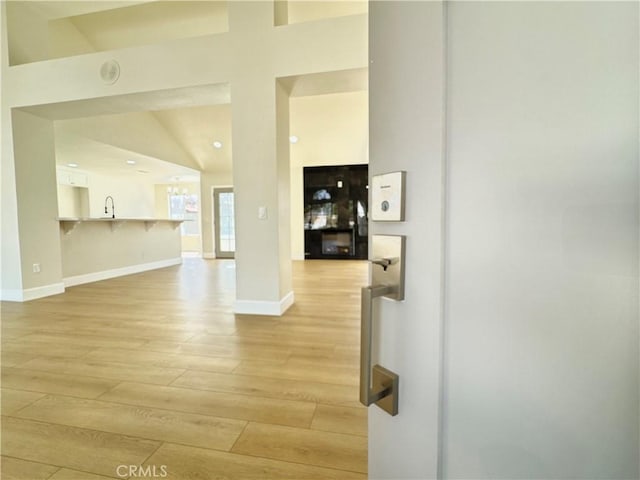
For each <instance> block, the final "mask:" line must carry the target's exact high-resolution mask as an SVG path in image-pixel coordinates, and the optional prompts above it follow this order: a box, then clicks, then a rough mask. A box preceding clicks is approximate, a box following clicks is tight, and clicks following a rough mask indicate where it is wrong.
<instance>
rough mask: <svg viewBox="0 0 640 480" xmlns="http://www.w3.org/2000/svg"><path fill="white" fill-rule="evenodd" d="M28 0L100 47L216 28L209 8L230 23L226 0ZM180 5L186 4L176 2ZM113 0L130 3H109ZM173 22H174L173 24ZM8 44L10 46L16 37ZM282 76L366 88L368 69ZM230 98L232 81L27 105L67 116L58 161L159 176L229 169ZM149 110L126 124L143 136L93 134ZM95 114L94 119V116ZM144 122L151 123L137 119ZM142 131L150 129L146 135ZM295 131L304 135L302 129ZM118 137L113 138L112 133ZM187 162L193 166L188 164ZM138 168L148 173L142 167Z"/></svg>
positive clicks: (309, 5)
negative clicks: (209, 24)
mask: <svg viewBox="0 0 640 480" xmlns="http://www.w3.org/2000/svg"><path fill="white" fill-rule="evenodd" d="M9 3H14V2H9ZM15 3H16V4H17V3H20V2H15ZM28 3H29V5H30V7H29V8H31V10H25V14H29V15H32V14H33V12H34V11H37V12H39V14H40V15H42V16H43V18H44V19H45V20H46V21H51V20H53V19H58V20H57V21H67V20H70V21H71V22H72V23H73V25H74V27H75V28H76V29H77V31H78V32H80V34H81V35H82V36H83V37H84V39H86V41H87V43H88V44H90V45H91V48H93V49H94V50H95V51H97V50H105V49H112V48H122V46H123V44H122V42H123V41H125V43H128V44H136V42H138V43H139V42H142V43H145V42H148V41H150V40H149V39H151V40H152V41H157V39H155V38H154V35H155V36H157V35H156V33H157V32H162V33H161V35H167V33H166V32H169V33H168V35H169V36H170V37H171V38H173V37H175V36H176V35H179V34H180V33H179V32H180V31H182V32H183V33H182V35H184V32H185V31H187V32H188V31H190V28H191V27H193V26H194V25H195V26H198V25H199V27H198V28H199V29H200V30H202V29H203V28H205V29H206V28H211V27H206V25H205V24H206V22H205V24H203V23H202V18H203V17H206V16H207V15H209V16H212V15H213V16H214V17H215V16H217V18H218V20H219V19H220V18H222V17H224V22H226V6H225V5H226V2H198V1H196V2H192V1H186V0H182V1H177V2H176V1H174V2H144V1H142V2H141V1H135V2H133V1H127V2H112V1H28ZM168 4H172V5H173V6H172V8H173V9H174V10H175V12H173V17H176V16H177V17H179V18H178V20H179V21H177V22H174V21H173V20H175V18H172V16H171V15H169V16H168V15H165V14H166V12H165V10H166V8H169V7H168ZM178 4H179V5H181V7H180V6H176V5H178ZM192 4H193V5H192ZM205 4H206V5H205ZM319 4H323V5H324V7H322V8H320V7H319ZM347 4H353V5H347ZM363 5H364V11H366V2H362V1H359V2H333V1H328V2H318V1H316V2H295V5H294V6H293V9H291V8H290V12H291V15H290V17H291V18H290V20H292V21H296V19H297V20H298V21H304V20H308V19H309V18H311V19H313V18H319V17H321V16H322V15H323V13H322V11H323V9H324V12H325V14H326V16H332V12H333V13H335V14H336V15H343V14H352V13H361V11H362V10H363ZM115 6H117V7H125V8H120V9H119V10H111V9H113V8H114V7H115ZM33 9H35V10H33ZM203 9H204V11H203ZM305 9H306V10H305ZM332 9H333V10H332ZM334 10H335V11H334ZM96 12H98V13H96ZM163 12H164V13H163ZM307 17H308V18H307ZM64 19H67V20H64ZM149 19H151V20H149ZM123 22H124V24H125V26H126V28H125V29H124V31H126V32H127V39H126V40H123V27H122V25H123ZM149 22H151V23H149ZM194 22H196V23H194ZM217 22H218V23H217V24H216V25H217V26H215V28H217V29H219V28H220V21H217ZM169 24H171V25H172V26H171V27H170V28H169ZM118 25H119V26H118ZM45 26H46V23H45ZM196 30H197V29H196ZM198 31H199V30H198ZM136 32H138V33H136ZM154 32H156V33H154ZM136 35H137V38H136ZM9 46H10V48H11V44H10V45H9ZM280 82H281V83H282V84H283V85H284V86H285V88H286V89H287V90H288V91H289V93H290V95H291V97H292V98H297V97H306V96H310V95H325V94H333V93H339V92H354V91H366V89H367V70H366V69H358V70H349V71H342V72H329V73H322V74H316V75H306V76H297V77H288V78H283V79H280ZM230 102H231V98H230V89H229V85H228V84H220V85H205V86H199V87H190V88H184V89H175V90H170V91H157V92H147V93H140V94H135V95H124V96H119V97H104V98H96V99H91V100H87V101H79V102H67V103H62V104H50V105H42V106H35V107H28V108H25V109H24V110H26V111H29V112H31V113H33V114H35V115H39V116H43V117H45V118H49V119H52V120H57V121H61V122H64V123H65V128H63V129H58V128H56V132H57V133H56V152H57V161H58V163H59V164H60V165H66V164H68V163H78V164H79V165H80V168H82V169H84V170H87V171H96V172H98V171H99V172H107V171H111V172H112V173H118V174H131V173H133V172H135V173H136V174H143V175H149V177H150V178H154V179H167V178H171V179H173V177H176V176H177V177H187V176H193V175H194V174H196V173H197V170H203V171H206V172H212V173H215V172H220V173H223V172H224V173H228V172H230V171H231V163H232V161H231V158H232V157H231V155H232V152H231V105H230ZM143 111H144V112H148V115H146V118H142V117H140V116H138V117H136V122H138V123H137V124H136V128H135V129H127V128H122V129H121V130H120V132H121V134H122V135H127V132H128V131H129V130H132V132H131V135H132V136H133V134H134V132H133V130H135V131H136V132H135V134H136V135H137V138H131V139H123V138H119V139H117V140H118V141H115V142H114V141H111V140H110V138H109V136H108V135H104V134H103V135H98V134H95V135H92V134H88V133H87V128H86V124H88V123H90V125H91V128H93V129H94V130H100V129H101V126H100V125H101V121H102V119H103V118H104V122H105V123H104V125H105V129H108V128H111V129H112V130H113V121H114V118H122V122H123V125H124V124H126V123H127V122H128V121H129V120H130V117H127V115H129V114H132V113H133V112H143ZM103 116H104V117H103ZM120 116H121V117H120ZM89 117H90V119H91V121H90V122H88V118H89ZM141 122H142V123H148V125H147V126H145V125H139V123H141ZM56 123H59V122H56ZM83 127H84V128H83ZM291 129H292V133H293V132H296V126H295V125H292V126H291ZM141 131H142V132H145V133H144V134H140V132H141ZM65 132H66V133H65ZM114 132H115V130H114ZM296 134H298V135H301V136H302V137H304V134H301V133H300V132H296ZM114 135H115V133H114ZM145 137H146V138H145ZM112 138H115V137H113V136H112ZM214 140H218V141H220V142H222V144H223V147H222V148H221V149H215V148H213V146H212V143H213V141H214ZM141 141H147V142H149V143H150V144H151V146H150V147H149V146H146V147H145V146H144V145H141V144H140V142H141ZM159 142H165V143H171V145H169V147H171V148H169V149H167V148H153V147H154V146H155V144H157V143H159ZM168 150H172V151H173V155H172V156H171V155H167V156H165V157H164V158H163V152H165V151H168ZM155 152H159V153H155ZM178 157H179V158H180V159H182V160H184V161H180V162H178V163H181V164H182V166H180V165H175V161H174V160H175V158H178ZM127 159H133V160H136V165H135V166H133V167H132V166H130V165H127V164H126V160H127ZM185 159H186V160H185ZM189 166H190V167H193V168H188V167H189ZM196 169H197V170H196ZM138 170H143V171H148V172H149V173H139V172H138ZM156 181H160V180H156Z"/></svg>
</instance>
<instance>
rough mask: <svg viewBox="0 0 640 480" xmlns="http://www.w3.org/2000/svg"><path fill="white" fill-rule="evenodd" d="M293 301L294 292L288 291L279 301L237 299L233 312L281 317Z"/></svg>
mask: <svg viewBox="0 0 640 480" xmlns="http://www.w3.org/2000/svg"><path fill="white" fill-rule="evenodd" d="M293 301H294V295H293V292H289V293H287V294H286V295H285V296H284V297H283V298H282V300H280V301H279V302H267V301H262V300H236V302H235V304H234V306H233V312H234V313H240V314H245V315H272V316H278V317H279V316H280V315H282V314H283V313H284V312H286V311H287V309H288V308H289V307H290V306H291V305H293Z"/></svg>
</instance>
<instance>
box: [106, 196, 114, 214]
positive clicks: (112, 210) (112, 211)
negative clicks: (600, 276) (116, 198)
mask: <svg viewBox="0 0 640 480" xmlns="http://www.w3.org/2000/svg"><path fill="white" fill-rule="evenodd" d="M109 199H111V218H116V207H115V205H114V204H113V197H112V196H111V195H109V196H108V197H107V198H105V199H104V213H106V214H109V211H108V210H107V204H108V202H109Z"/></svg>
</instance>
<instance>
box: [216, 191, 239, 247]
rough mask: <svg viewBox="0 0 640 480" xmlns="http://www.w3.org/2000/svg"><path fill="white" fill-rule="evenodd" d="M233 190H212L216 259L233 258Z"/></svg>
mask: <svg viewBox="0 0 640 480" xmlns="http://www.w3.org/2000/svg"><path fill="white" fill-rule="evenodd" d="M234 201H235V198H234V194H233V188H231V187H224V188H214V189H213V229H214V232H213V234H214V238H215V242H214V243H215V254H216V258H234V256H235V251H236V228H235V217H234Z"/></svg>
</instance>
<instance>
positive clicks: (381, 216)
mask: <svg viewBox="0 0 640 480" xmlns="http://www.w3.org/2000/svg"><path fill="white" fill-rule="evenodd" d="M405 183H406V172H402V171H400V172H391V173H385V174H382V175H374V176H373V178H372V179H371V206H370V207H369V208H370V211H371V220H373V221H374V222H403V221H404V204H405V201H404V197H405Z"/></svg>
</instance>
